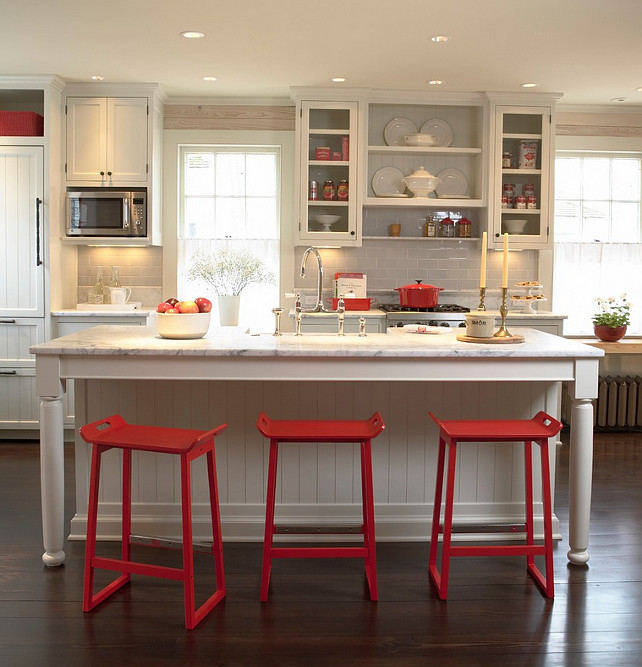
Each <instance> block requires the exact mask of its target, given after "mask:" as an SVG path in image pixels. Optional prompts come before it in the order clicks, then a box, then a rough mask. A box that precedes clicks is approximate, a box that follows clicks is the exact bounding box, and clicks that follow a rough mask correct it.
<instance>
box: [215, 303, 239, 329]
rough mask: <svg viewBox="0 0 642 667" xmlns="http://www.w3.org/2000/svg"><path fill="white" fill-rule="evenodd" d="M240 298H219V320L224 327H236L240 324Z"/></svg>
mask: <svg viewBox="0 0 642 667" xmlns="http://www.w3.org/2000/svg"><path fill="white" fill-rule="evenodd" d="M240 305H241V297H240V296H219V297H218V318H219V322H220V324H221V326H222V327H235V326H237V325H238V323H239V306H240Z"/></svg>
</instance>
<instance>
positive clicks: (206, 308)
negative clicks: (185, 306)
mask: <svg viewBox="0 0 642 667" xmlns="http://www.w3.org/2000/svg"><path fill="white" fill-rule="evenodd" d="M194 303H195V304H196V305H197V306H198V312H199V313H209V312H210V310H212V302H211V301H210V300H209V299H206V298H205V297H204V296H199V297H198V299H194Z"/></svg>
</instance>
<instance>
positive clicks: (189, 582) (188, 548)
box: [181, 454, 196, 630]
mask: <svg viewBox="0 0 642 667" xmlns="http://www.w3.org/2000/svg"><path fill="white" fill-rule="evenodd" d="M181 510H182V518H183V590H184V599H185V627H186V628H187V629H188V630H192V629H193V628H194V626H195V625H196V619H195V618H194V547H193V544H192V542H193V535H192V483H191V461H190V460H189V458H188V457H187V456H186V455H185V454H182V455H181Z"/></svg>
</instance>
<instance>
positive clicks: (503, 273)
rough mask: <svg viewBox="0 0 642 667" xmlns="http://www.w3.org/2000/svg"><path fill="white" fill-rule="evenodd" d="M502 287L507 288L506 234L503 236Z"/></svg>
mask: <svg viewBox="0 0 642 667" xmlns="http://www.w3.org/2000/svg"><path fill="white" fill-rule="evenodd" d="M502 287H508V234H504V266H503V268H502Z"/></svg>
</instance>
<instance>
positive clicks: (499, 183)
mask: <svg viewBox="0 0 642 667" xmlns="http://www.w3.org/2000/svg"><path fill="white" fill-rule="evenodd" d="M554 103H555V102H554V100H551V101H550V102H549V103H543V104H542V105H541V106H540V105H532V106H530V105H529V106H515V105H502V104H497V105H495V106H494V149H493V155H492V165H491V171H492V174H493V179H492V190H491V202H490V205H489V207H490V210H491V219H490V223H489V243H490V244H491V245H495V246H496V247H499V245H500V244H502V243H503V241H502V235H503V234H509V242H510V245H511V247H516V248H539V249H542V248H546V247H550V246H551V245H552V236H553V230H552V209H553V202H552V199H553V181H552V179H553V164H554V163H553V160H554V153H553V149H552V146H553V142H552V139H553V127H554V125H553V113H554Z"/></svg>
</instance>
